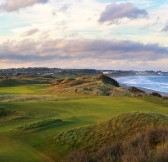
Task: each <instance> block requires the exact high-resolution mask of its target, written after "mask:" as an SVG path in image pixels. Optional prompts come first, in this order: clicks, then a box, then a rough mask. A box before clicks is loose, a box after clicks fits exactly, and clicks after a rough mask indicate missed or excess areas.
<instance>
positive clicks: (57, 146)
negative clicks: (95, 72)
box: [0, 76, 168, 162]
mask: <svg viewBox="0 0 168 162" xmlns="http://www.w3.org/2000/svg"><path fill="white" fill-rule="evenodd" d="M15 79H17V78H15ZM18 79H22V77H20V76H19V78H18ZM24 79H25V78H24ZM29 79H30V80H31V79H32V78H29ZM44 80H45V78H44ZM77 80H78V81H77ZM84 80H85V81H83V82H81V81H82V77H77V78H74V77H73V78H70V77H69V78H51V80H49V82H50V84H48V83H47V84H41V83H38V84H27V83H25V84H19V83H17V85H8V86H5V87H4V86H1V87H0V143H1V146H0V161H2V162H6V161H8V162H18V161H22V162H31V161H32V162H34V161H35V162H36V161H37V162H41V161H56V162H59V161H62V160H63V159H66V158H67V159H68V160H69V162H70V160H71V159H73V160H74V162H75V160H76V159H74V156H75V157H77V160H78V161H79V162H80V160H79V159H78V158H81V157H80V156H79V155H83V156H85V157H88V159H92V160H97V161H98V159H100V155H101V154H104V153H103V150H104V152H109V149H110V150H111V147H112V148H113V147H114V146H115V145H117V146H118V145H121V143H120V142H118V140H119V139H120V140H121V139H123V140H121V142H123V141H124V140H125V141H127V140H128V141H130V138H129V137H136V138H137V139H139V138H140V139H141V135H142V137H143V136H144V135H143V134H142V133H143V131H144V132H146V134H145V136H146V137H147V134H150V133H148V132H150V131H151V132H152V131H153V128H156V129H157V130H160V131H159V132H162V133H163V135H164V134H166V132H164V131H162V128H164V130H167V116H168V100H167V99H164V98H158V97H153V96H144V95H141V94H137V93H135V95H123V92H124V94H125V92H126V93H128V91H127V90H126V91H125V90H123V89H121V88H120V87H116V86H115V85H113V84H112V83H110V81H109V82H107V80H105V81H103V79H101V78H100V76H94V77H90V76H89V78H88V77H86V76H85V79H84ZM88 80H90V81H89V82H88V83H86V82H87V81H88ZM76 81H77V83H78V84H77V83H76ZM74 83H75V84H74ZM88 85H91V87H89V86H88ZM97 85H99V86H100V87H99V86H98V91H97V90H95V88H96V89H97ZM102 86H103V87H104V86H105V87H108V88H107V89H106V88H105V89H104V88H102ZM84 87H85V88H86V87H87V88H88V89H89V90H88V89H86V91H85V89H84ZM75 88H76V89H77V92H76V91H74V89H75ZM61 89H62V90H61ZM72 89H73V90H72ZM80 90H81V91H80ZM83 90H84V91H83ZM106 90H107V91H108V93H107V92H106ZM65 91H66V92H65ZM88 91H89V93H88ZM95 91H96V92H98V93H93V92H95ZM118 91H119V92H121V91H122V94H121V93H118ZM74 92H75V93H74ZM81 92H82V93H81ZM111 92H112V93H111ZM114 92H117V93H115V94H117V95H113V94H114ZM131 93H132V92H131ZM102 95H103V96H102ZM121 114H122V115H121ZM159 114H160V115H159ZM149 130H150V131H149ZM138 134H139V136H138ZM118 136H119V137H120V138H119V137H118ZM145 140H146V139H145ZM130 142H131V141H130ZM130 142H128V144H127V145H124V146H120V147H122V149H125V148H126V147H128V146H130V145H129V144H130ZM106 143H110V148H108V149H107V148H106V147H107V146H106ZM11 145H12V147H10V146H11ZM161 145H164V148H163V147H161V146H159V145H158V144H157V145H155V150H157V151H158V153H157V155H158V156H161V154H159V153H161V152H164V151H165V150H166V148H167V143H166V142H165V141H162V142H161ZM92 146H93V147H92ZM100 147H101V150H102V151H100V153H99V152H97V150H96V149H97V148H100ZM139 147H140V146H138V148H139ZM76 149H78V150H76ZM73 150H75V151H74V152H75V153H74V152H73ZM130 150H134V149H133V148H130ZM150 150H151V151H152V150H153V148H150ZM88 151H91V152H92V153H93V154H88ZM137 151H138V150H137ZM105 154H106V153H105ZM128 154H129V152H127V153H123V154H122V156H120V157H119V158H120V159H121V158H124V157H123V156H126V155H128ZM142 154H143V153H142ZM67 155H69V156H68V157H67ZM93 156H94V157H93ZM101 156H102V155H101ZM144 156H145V155H144ZM97 157H99V158H97ZM102 157H104V158H105V159H106V158H107V157H106V156H102ZM161 157H163V156H161ZM109 158H111V157H109ZM125 158H126V157H125ZM127 158H128V157H127ZM128 159H129V158H128ZM99 161H103V159H100V160H99ZM134 161H136V160H134Z"/></svg>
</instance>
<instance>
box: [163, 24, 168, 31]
mask: <svg viewBox="0 0 168 162" xmlns="http://www.w3.org/2000/svg"><path fill="white" fill-rule="evenodd" d="M167 31H168V24H167V25H165V27H164V28H163V29H162V32H167Z"/></svg>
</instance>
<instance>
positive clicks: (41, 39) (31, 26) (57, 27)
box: [0, 0, 168, 71]
mask: <svg viewBox="0 0 168 162" xmlns="http://www.w3.org/2000/svg"><path fill="white" fill-rule="evenodd" d="M167 15H168V0H141V1H140V0H26V1H23V0H0V68H1V69H2V68H18V67H57V68H76V69H77V68H94V69H114V70H162V71H168V68H167V67H168V16H167Z"/></svg>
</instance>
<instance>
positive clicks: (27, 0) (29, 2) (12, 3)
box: [0, 0, 48, 12]
mask: <svg viewBox="0 0 168 162" xmlns="http://www.w3.org/2000/svg"><path fill="white" fill-rule="evenodd" d="M47 2H48V0H7V1H6V3H4V4H3V5H1V6H0V9H2V10H5V11H7V12H12V11H17V10H19V9H22V8H26V7H29V6H33V5H34V4H37V3H41V4H44V3H47Z"/></svg>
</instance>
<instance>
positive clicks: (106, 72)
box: [103, 71, 112, 75]
mask: <svg viewBox="0 0 168 162" xmlns="http://www.w3.org/2000/svg"><path fill="white" fill-rule="evenodd" d="M103 74H104V75H110V74H112V72H111V71H103Z"/></svg>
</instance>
